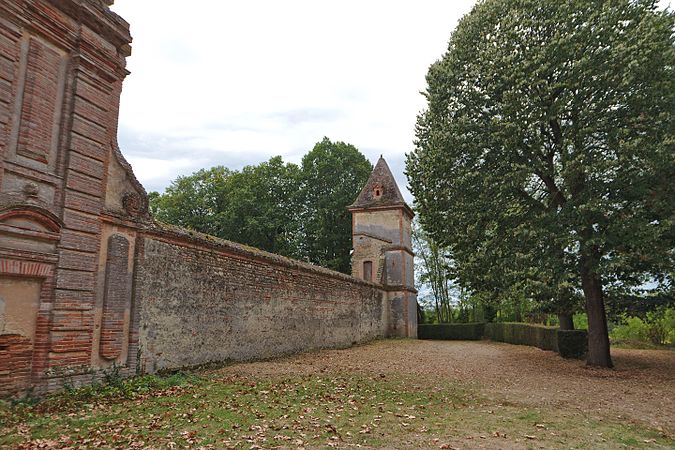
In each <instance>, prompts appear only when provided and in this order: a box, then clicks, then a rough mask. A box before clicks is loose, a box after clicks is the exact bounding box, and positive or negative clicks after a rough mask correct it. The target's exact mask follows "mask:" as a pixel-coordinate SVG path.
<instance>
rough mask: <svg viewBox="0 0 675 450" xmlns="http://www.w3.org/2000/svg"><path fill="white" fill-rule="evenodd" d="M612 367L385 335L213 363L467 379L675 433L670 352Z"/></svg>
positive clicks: (278, 371) (269, 371) (504, 397)
mask: <svg viewBox="0 0 675 450" xmlns="http://www.w3.org/2000/svg"><path fill="white" fill-rule="evenodd" d="M612 358H613V361H614V365H615V368H614V369H597V368H590V367H587V366H586V365H585V362H584V361H580V360H568V359H563V358H560V357H559V356H558V355H557V354H556V353H553V352H547V351H543V350H540V349H537V348H533V347H526V346H517V345H509V344H503V343H495V342H488V341H480V342H471V341H414V340H403V341H400V340H389V341H378V342H375V343H371V344H367V345H362V346H358V347H355V348H350V349H345V350H328V351H326V350H324V351H320V352H310V353H304V354H301V355H296V356H292V357H288V358H283V359H278V360H271V361H263V362H254V363H249V364H237V365H233V366H231V367H228V368H225V369H221V370H222V371H223V372H225V373H232V374H240V375H246V374H250V375H256V376H260V375H271V376H275V375H291V374H320V373H325V372H336V373H344V374H349V373H359V374H364V375H372V374H379V375H380V376H385V377H386V376H387V374H391V375H396V376H397V377H400V376H403V377H405V378H408V379H410V380H412V381H414V382H415V383H418V384H421V385H426V386H433V385H438V383H443V382H448V383H451V382H453V381H457V382H460V383H462V384H464V383H469V384H470V385H475V387H476V388H478V389H479V391H480V392H481V393H482V394H483V395H487V396H488V397H489V398H490V399H492V400H494V401H501V402H513V403H517V404H519V405H526V406H541V407H547V408H561V409H566V410H576V411H578V412H579V413H581V414H584V415H587V416H589V417H591V418H600V420H602V417H606V416H607V415H608V414H611V415H612V416H613V417H614V418H616V419H621V421H624V420H625V421H628V422H631V423H635V424H640V425H647V426H649V427H651V428H655V429H659V430H663V431H664V432H665V433H666V434H668V435H670V436H671V437H672V436H673V434H674V432H675V352H674V351H667V350H628V349H613V350H612Z"/></svg>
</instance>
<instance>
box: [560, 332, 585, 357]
mask: <svg viewBox="0 0 675 450" xmlns="http://www.w3.org/2000/svg"><path fill="white" fill-rule="evenodd" d="M556 334H557V339H558V353H560V356H562V357H563V358H583V357H584V355H586V352H588V332H587V331H586V330H558V332H557V333H556Z"/></svg>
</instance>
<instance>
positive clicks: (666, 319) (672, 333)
mask: <svg viewBox="0 0 675 450" xmlns="http://www.w3.org/2000/svg"><path fill="white" fill-rule="evenodd" d="M610 337H611V338H612V341H613V342H617V343H623V344H633V345H635V344H636V343H640V342H643V343H645V342H646V343H650V344H652V345H673V343H675V309H673V308H662V309H659V310H656V311H652V312H649V313H647V315H646V317H645V318H644V319H642V318H640V317H624V318H623V320H622V321H621V323H620V324H619V325H617V326H615V327H613V328H612V331H611V333H610Z"/></svg>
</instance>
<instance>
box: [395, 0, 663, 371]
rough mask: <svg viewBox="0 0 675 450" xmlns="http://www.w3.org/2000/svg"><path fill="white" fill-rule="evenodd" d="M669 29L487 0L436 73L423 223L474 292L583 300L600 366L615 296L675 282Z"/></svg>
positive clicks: (622, 2)
mask: <svg viewBox="0 0 675 450" xmlns="http://www.w3.org/2000/svg"><path fill="white" fill-rule="evenodd" d="M673 26H674V14H673V13H672V12H668V11H660V10H658V6H657V3H656V2H655V1H646V0H634V1H633V0H612V1H591V0H570V1H559V0H484V1H481V2H479V3H478V4H477V5H476V6H475V7H474V9H473V10H472V11H471V12H470V13H469V14H468V15H466V16H465V17H464V18H463V19H462V20H461V21H460V23H459V24H458V26H457V28H456V30H455V31H454V32H453V34H452V36H451V39H450V43H449V47H448V50H447V52H446V54H445V55H444V56H443V58H442V59H441V60H440V61H438V62H436V63H435V64H433V65H432V66H431V68H430V70H429V73H428V75H427V82H428V88H427V91H426V94H425V95H426V97H427V99H428V108H427V109H426V110H425V111H424V112H423V113H422V114H420V116H419V118H418V123H417V142H416V149H415V150H414V152H412V153H411V154H410V155H408V161H407V170H408V176H409V180H410V185H411V189H412V192H413V193H414V195H415V198H416V201H417V210H418V211H419V213H420V216H421V221H422V224H423V226H424V228H425V229H426V230H427V231H428V232H429V233H430V235H431V236H432V238H433V239H434V240H435V241H436V242H438V243H439V244H440V245H444V246H448V247H449V248H450V250H451V251H452V256H453V259H454V261H455V263H456V265H457V267H458V270H459V271H460V281H462V282H465V283H467V284H468V285H469V286H471V287H472V288H474V289H477V290H478V289H480V288H481V286H495V287H500V286H503V285H504V283H507V284H508V283H513V280H516V279H522V280H531V281H533V283H531V284H530V285H531V286H533V289H535V288H536V286H537V283H538V284H539V286H540V287H541V289H540V290H539V291H540V292H539V294H540V293H542V292H544V293H545V292H546V291H547V289H548V291H549V293H550V292H557V291H561V292H567V294H565V295H567V296H571V297H573V296H574V291H577V292H581V293H583V297H584V299H585V306H586V312H587V314H588V326H589V330H588V331H589V353H588V363H589V364H591V365H597V366H603V367H611V366H612V360H611V357H610V353H609V339H608V333H607V319H606V314H605V306H604V300H605V297H606V295H607V294H608V292H611V293H617V292H618V293H622V292H623V293H630V292H634V291H635V290H636V289H640V288H648V287H650V286H651V287H654V286H663V285H667V284H670V283H672V279H671V274H672V273H673V247H675V245H674V241H675V239H674V231H673V216H674V214H673V210H674V209H675V208H674V200H673V199H675V192H673V191H674V189H673V186H675V164H674V163H673V158H674V156H675V153H674V144H675V139H674V135H673V111H675V76H674V75H675V74H674V73H673V67H674V66H673V63H674V62H675V58H674V57H675V52H674V51H673ZM495 292H497V290H495ZM534 294H535V296H537V294H538V293H537V292H534Z"/></svg>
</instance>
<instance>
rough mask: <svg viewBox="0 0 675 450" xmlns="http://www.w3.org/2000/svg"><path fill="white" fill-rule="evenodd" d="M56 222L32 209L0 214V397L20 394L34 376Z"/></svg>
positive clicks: (42, 352) (44, 338) (41, 356)
mask: <svg viewBox="0 0 675 450" xmlns="http://www.w3.org/2000/svg"><path fill="white" fill-rule="evenodd" d="M60 230H61V222H60V221H59V219H58V218H57V217H56V216H54V215H53V214H51V213H50V212H48V211H46V210H43V209H41V208H38V207H32V206H16V207H11V208H5V209H2V210H0V361H1V362H2V366H3V369H5V370H0V395H8V394H14V393H18V392H21V391H23V390H25V389H27V388H28V387H29V386H31V385H33V384H34V382H35V378H36V377H38V378H39V377H40V376H41V375H40V374H41V373H42V370H43V369H44V367H43V366H44V364H45V361H46V352H47V351H48V346H47V345H46V343H47V342H48V341H49V330H48V326H47V324H48V323H49V321H50V316H49V311H50V308H45V307H43V305H44V304H46V303H48V302H50V301H51V298H50V295H51V287H52V286H53V284H54V269H55V265H56V261H57V256H56V244H57V243H58V241H59V237H60Z"/></svg>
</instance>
